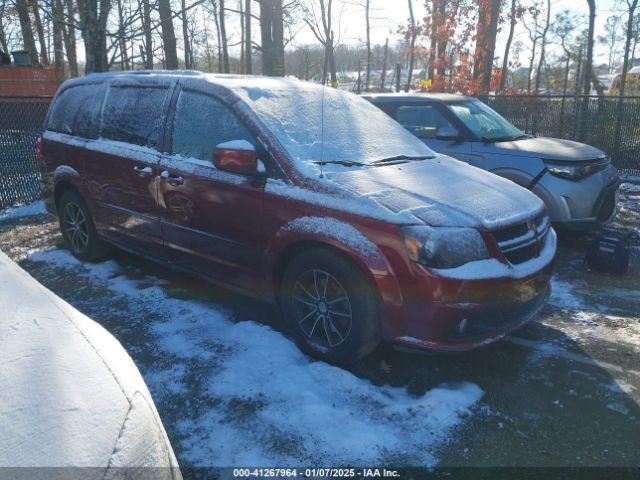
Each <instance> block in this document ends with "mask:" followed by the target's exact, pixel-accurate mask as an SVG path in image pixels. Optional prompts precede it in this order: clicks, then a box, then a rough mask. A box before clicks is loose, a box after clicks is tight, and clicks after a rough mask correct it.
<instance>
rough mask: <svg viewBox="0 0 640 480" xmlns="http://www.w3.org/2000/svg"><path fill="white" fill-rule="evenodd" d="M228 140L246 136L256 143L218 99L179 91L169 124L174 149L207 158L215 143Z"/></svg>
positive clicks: (198, 157) (184, 153)
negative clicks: (171, 121) (171, 120)
mask: <svg viewBox="0 0 640 480" xmlns="http://www.w3.org/2000/svg"><path fill="white" fill-rule="evenodd" d="M230 140H247V141H248V142H249V143H251V144H253V146H254V147H257V146H258V145H257V141H256V139H255V137H254V136H253V135H252V134H251V132H249V130H248V129H247V128H246V127H245V126H244V125H243V124H242V122H241V121H240V119H239V118H238V117H237V116H236V115H235V114H234V113H233V112H232V111H231V109H229V107H227V106H226V105H224V104H223V103H222V102H221V101H220V100H217V99H216V98H214V97H211V96H209V95H204V94H201V93H197V92H191V91H182V92H181V93H180V97H179V98H178V104H177V106H176V117H175V120H174V127H173V152H174V153H177V154H179V155H183V156H185V157H193V158H197V159H200V160H211V159H213V153H214V151H215V149H216V145H218V144H220V143H223V142H228V141H230Z"/></svg>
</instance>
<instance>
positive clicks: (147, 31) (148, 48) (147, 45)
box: [142, 0, 153, 70]
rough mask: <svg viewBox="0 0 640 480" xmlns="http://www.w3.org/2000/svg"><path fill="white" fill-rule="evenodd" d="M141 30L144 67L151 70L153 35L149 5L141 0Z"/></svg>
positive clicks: (147, 1)
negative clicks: (142, 34)
mask: <svg viewBox="0 0 640 480" xmlns="http://www.w3.org/2000/svg"><path fill="white" fill-rule="evenodd" d="M142 31H143V32H144V50H145V56H144V67H145V68H146V69H148V70H153V36H152V35H151V6H150V5H149V0H142Z"/></svg>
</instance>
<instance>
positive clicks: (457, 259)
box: [402, 226, 489, 268]
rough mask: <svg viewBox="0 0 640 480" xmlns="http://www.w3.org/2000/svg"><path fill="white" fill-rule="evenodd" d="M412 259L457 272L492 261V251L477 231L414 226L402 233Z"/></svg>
mask: <svg viewBox="0 0 640 480" xmlns="http://www.w3.org/2000/svg"><path fill="white" fill-rule="evenodd" d="M402 234H403V237H404V246H405V248H406V249H407V254H408V255H409V258H411V260H413V261H414V262H419V263H421V264H423V265H425V266H427V267H433V268H453V267H458V266H460V265H464V264H465V263H468V262H471V261H473V260H483V259H485V258H489V250H488V249H487V244H486V243H485V241H484V239H483V238H482V235H480V232H479V231H478V230H476V229H475V228H449V227H427V226H411V227H404V228H403V229H402Z"/></svg>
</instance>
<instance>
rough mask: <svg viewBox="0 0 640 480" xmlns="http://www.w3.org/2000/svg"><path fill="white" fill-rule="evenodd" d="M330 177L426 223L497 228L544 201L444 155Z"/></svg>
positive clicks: (523, 216) (537, 209) (523, 217)
mask: <svg viewBox="0 0 640 480" xmlns="http://www.w3.org/2000/svg"><path fill="white" fill-rule="evenodd" d="M329 178H330V179H331V180H332V181H333V182H335V183H337V184H339V185H341V186H342V187H344V188H346V189H348V190H350V191H351V192H353V193H355V194H356V195H360V196H366V197H368V198H370V199H371V200H374V201H375V202H376V203H377V204H378V205H380V206H381V207H383V208H385V209H387V210H391V211H392V212H395V213H399V214H402V215H405V216H406V215H407V214H409V215H411V216H412V217H414V218H416V219H417V220H421V221H423V222H425V223H426V224H428V225H433V226H449V227H481V226H482V227H486V228H488V229H495V228H499V227H501V226H504V225H509V224H513V223H517V222H521V221H524V220H527V219H529V218H531V217H533V216H535V215H537V214H538V213H540V212H541V211H542V209H543V208H544V207H543V204H542V201H541V200H540V199H539V198H538V197H536V196H535V195H534V194H532V193H531V192H529V191H528V190H526V189H524V188H522V187H520V186H518V185H516V184H515V183H513V182H511V181H510V180H506V179H504V178H502V177H498V176H497V175H494V174H492V173H489V172H486V171H484V170H481V169H479V168H475V167H472V166H470V165H467V164H466V163H463V162H459V161H457V160H453V159H452V158H449V157H446V156H438V157H437V158H435V159H433V160H430V159H429V160H422V161H415V162H409V163H404V164H400V165H393V166H391V165H389V166H385V167H376V168H364V169H358V170H348V171H341V172H334V173H331V174H330V175H329Z"/></svg>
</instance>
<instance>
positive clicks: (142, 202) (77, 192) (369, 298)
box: [38, 71, 556, 363]
mask: <svg viewBox="0 0 640 480" xmlns="http://www.w3.org/2000/svg"><path fill="white" fill-rule="evenodd" d="M38 158H39V161H40V165H41V169H42V171H43V192H44V193H45V198H46V204H47V208H48V209H49V210H50V211H51V212H53V213H56V214H57V215H58V218H59V221H60V228H61V231H62V234H63V236H64V239H65V241H66V243H67V245H68V247H69V249H70V250H71V252H72V253H73V254H74V255H75V256H76V257H78V258H79V259H81V260H85V261H95V260H98V259H99V258H101V257H102V256H103V255H104V254H105V249H106V245H107V244H113V245H116V246H119V247H120V248H123V249H125V250H129V251H132V252H135V253H136V254H139V255H142V256H145V257H148V258H150V259H153V260H156V261H160V262H164V263H165V264H168V265H169V266H171V267H173V268H177V269H181V270H183V271H186V272H190V273H192V274H196V275H199V276H202V277H204V278H206V279H208V280H209V281H212V282H215V283H217V284H220V285H223V286H225V287H226V288H230V289H236V290H239V291H242V292H246V293H249V294H252V295H255V296H257V297H260V298H263V299H265V300H267V301H271V302H273V303H277V304H278V305H279V307H280V309H281V311H282V317H283V319H284V322H285V324H286V326H287V328H288V329H289V331H290V332H291V334H292V335H293V337H294V338H295V339H296V340H297V341H298V343H299V344H300V345H301V347H302V348H303V349H305V350H306V351H307V352H309V353H312V354H314V355H316V356H318V357H320V358H323V359H326V360H328V361H333V362H339V363H340V362H342V363H345V362H353V361H356V360H358V359H359V358H362V357H363V356H364V355H366V354H367V353H369V352H370V351H371V350H372V349H373V348H374V347H375V346H376V345H377V344H378V343H379V342H380V341H381V340H387V341H390V342H394V343H395V344H402V345H404V346H408V347H413V348H423V349H433V350H438V351H464V350H469V349H472V348H474V347H477V346H481V345H485V344H488V343H491V342H493V341H496V340H498V339H499V338H501V337H503V336H504V335H506V334H507V333H508V332H510V331H512V330H514V329H516V328H518V327H520V326H522V325H523V324H525V323H526V322H528V321H530V320H531V319H532V318H534V317H535V316H536V315H537V314H538V312H539V311H540V310H541V308H542V307H543V306H544V304H545V302H546V300H547V298H548V295H549V279H550V275H551V270H552V264H553V258H554V255H555V250H556V235H555V232H554V231H553V229H552V228H551V227H550V223H549V219H548V216H547V214H546V212H545V209H544V206H543V204H542V202H541V201H540V200H539V199H538V198H537V197H536V196H535V195H533V194H532V193H531V192H529V191H527V190H526V189H524V188H521V187H519V186H517V185H516V184H514V183H512V182H511V181H509V180H506V179H503V178H500V177H498V176H496V175H493V174H490V173H487V172H485V171H483V170H481V169H478V168H475V167H472V166H469V165H467V164H464V163H462V162H459V161H457V160H454V159H451V158H449V157H446V156H443V155H440V154H437V153H434V152H433V151H432V150H430V149H429V148H428V147H427V146H426V145H424V143H422V142H421V141H420V140H418V139H417V138H416V137H414V136H413V135H411V134H410V133H409V132H408V131H407V130H405V129H404V128H403V127H402V126H401V125H400V124H398V123H396V122H395V121H394V120H392V119H391V118H390V117H389V116H387V115H386V114H384V113H383V112H382V111H381V110H379V109H377V108H376V107H374V106H373V105H371V104H370V103H369V102H367V101H365V100H363V99H361V98H359V97H356V96H355V95H352V94H349V93H346V92H342V91H338V90H334V89H329V88H323V87H322V86H320V85H315V84H310V83H305V82H299V81H295V80H285V79H270V78H260V77H240V76H220V75H205V74H200V73H196V72H189V73H186V72H182V73H180V72H158V71H154V72H128V73H117V74H92V75H88V76H86V77H84V78H80V79H74V80H70V81H67V82H65V83H64V84H63V85H62V86H61V87H60V90H59V92H58V93H57V94H56V97H55V99H54V101H53V103H52V106H51V109H50V111H49V113H48V116H47V119H46V128H45V131H44V133H43V135H42V138H41V140H40V141H39V145H38Z"/></svg>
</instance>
